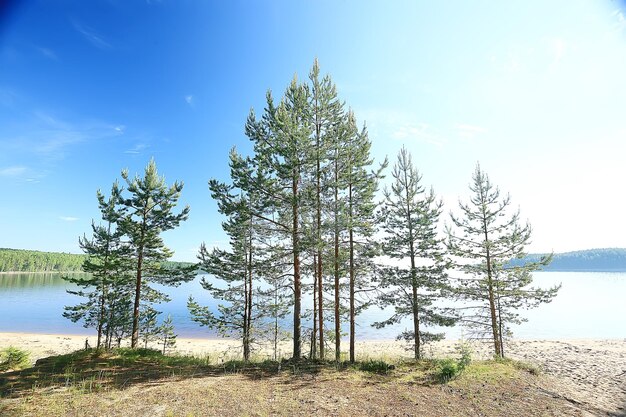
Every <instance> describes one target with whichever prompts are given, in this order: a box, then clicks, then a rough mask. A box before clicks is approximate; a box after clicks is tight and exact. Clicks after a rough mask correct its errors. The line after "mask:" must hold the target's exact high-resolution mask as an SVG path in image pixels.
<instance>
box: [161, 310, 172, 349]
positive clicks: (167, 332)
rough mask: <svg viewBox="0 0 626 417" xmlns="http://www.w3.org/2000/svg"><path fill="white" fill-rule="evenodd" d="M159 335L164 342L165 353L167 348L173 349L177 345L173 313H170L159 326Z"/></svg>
mask: <svg viewBox="0 0 626 417" xmlns="http://www.w3.org/2000/svg"><path fill="white" fill-rule="evenodd" d="M159 336H160V338H161V343H162V344H163V354H164V355H165V352H167V349H173V348H174V347H175V346H176V333H174V323H173V322H172V316H171V315H169V314H168V315H167V318H166V319H165V320H163V323H162V324H161V326H160V327H159Z"/></svg>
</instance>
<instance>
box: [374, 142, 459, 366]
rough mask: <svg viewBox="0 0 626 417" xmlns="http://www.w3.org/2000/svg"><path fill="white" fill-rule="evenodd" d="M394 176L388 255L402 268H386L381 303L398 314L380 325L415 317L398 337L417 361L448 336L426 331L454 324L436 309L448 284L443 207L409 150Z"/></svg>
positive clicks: (384, 215)
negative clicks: (439, 234) (441, 236)
mask: <svg viewBox="0 0 626 417" xmlns="http://www.w3.org/2000/svg"><path fill="white" fill-rule="evenodd" d="M392 176H393V179H394V181H393V183H392V185H391V189H388V188H385V190H384V195H385V199H384V204H383V206H382V209H381V212H380V218H381V222H382V228H383V230H384V232H385V236H384V238H383V253H384V254H385V255H387V256H389V257H390V258H391V259H393V260H397V261H396V262H399V263H401V265H398V266H388V267H385V268H384V272H383V276H382V278H381V282H380V287H381V288H382V289H383V291H382V293H381V295H380V296H379V300H378V302H379V305H380V306H381V307H382V308H384V307H388V306H392V307H394V314H393V315H392V316H391V317H390V318H388V319H387V320H384V321H382V322H377V323H375V324H374V325H375V326H376V327H378V328H380V327H383V326H387V325H392V324H397V323H400V322H401V320H402V319H403V318H405V317H409V318H410V319H411V321H412V324H413V330H412V331H406V332H404V333H403V334H401V335H400V336H399V337H398V338H399V339H404V340H406V341H408V342H410V344H411V347H412V348H413V351H414V357H415V359H420V358H421V352H422V344H423V343H425V342H428V341H431V340H437V339H440V338H442V337H443V335H442V334H432V333H429V332H427V331H425V330H424V329H423V328H424V326H428V325H432V324H434V325H439V326H450V325H452V324H454V320H453V317H451V316H449V315H446V314H444V312H443V311H440V310H439V309H437V308H436V307H435V306H434V305H433V303H434V302H435V301H436V300H437V298H439V297H440V295H441V291H442V289H444V288H445V287H446V282H447V275H446V273H445V270H444V268H445V263H444V259H443V258H444V248H443V242H442V239H439V238H438V237H437V224H438V221H439V216H440V214H441V210H442V203H441V202H439V201H437V199H436V197H435V194H434V192H433V190H432V189H431V190H430V192H426V190H425V189H424V187H423V186H422V185H421V180H422V176H421V175H420V174H419V172H418V171H417V169H416V168H415V166H414V165H413V162H412V160H411V155H410V154H409V153H408V152H407V150H406V149H405V148H404V147H403V148H402V149H401V150H400V153H399V154H398V160H397V162H396V163H395V164H394V166H393V172H392ZM407 264H408V265H407Z"/></svg>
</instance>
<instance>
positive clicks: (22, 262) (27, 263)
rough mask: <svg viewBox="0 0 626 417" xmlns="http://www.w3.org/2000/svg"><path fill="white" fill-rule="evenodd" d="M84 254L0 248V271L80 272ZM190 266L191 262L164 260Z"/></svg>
mask: <svg viewBox="0 0 626 417" xmlns="http://www.w3.org/2000/svg"><path fill="white" fill-rule="evenodd" d="M84 260H85V255H83V254H75V253H63V252H42V251H36V250H24V249H8V248H0V272H80V271H81V266H82V264H83V261H84ZM165 264H166V265H169V266H190V265H192V263H191V262H166V263H165Z"/></svg>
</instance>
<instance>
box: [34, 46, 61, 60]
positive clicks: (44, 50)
mask: <svg viewBox="0 0 626 417" xmlns="http://www.w3.org/2000/svg"><path fill="white" fill-rule="evenodd" d="M35 48H36V49H37V51H39V53H40V54H41V55H43V56H44V57H46V58H48V59H52V60H54V61H58V60H59V57H58V56H57V54H56V52H54V51H53V50H52V49H50V48H43V47H40V46H36V47H35Z"/></svg>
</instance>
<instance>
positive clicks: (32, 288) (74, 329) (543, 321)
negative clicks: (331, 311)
mask: <svg viewBox="0 0 626 417" xmlns="http://www.w3.org/2000/svg"><path fill="white" fill-rule="evenodd" d="M559 282H562V283H563V287H562V289H561V292H560V294H559V295H558V296H557V297H556V298H555V299H554V301H553V302H552V303H550V304H546V305H542V306H540V307H539V308H538V309H534V310H530V311H522V315H523V316H524V317H527V318H528V319H529V321H528V322H527V323H524V324H522V325H520V326H514V327H513V331H514V335H515V336H516V337H519V338H541V339H563V338H585V337H586V338H624V337H626V327H625V326H624V323H623V317H626V303H624V302H623V295H624V294H626V274H624V273H589V272H587V273H570V272H542V273H536V274H535V285H538V286H541V287H543V288H545V287H549V286H552V285H554V284H558V283H559ZM74 288H75V287H74V286H73V285H71V284H69V283H67V282H66V281H64V280H63V279H62V278H61V274H58V273H43V274H32V273H31V274H26V273H20V274H0V331H15V332H33V333H36V332H41V333H69V334H91V333H93V330H92V329H85V328H83V327H82V326H81V325H80V324H76V323H72V322H70V321H69V320H67V319H65V318H64V317H63V316H62V313H63V307H64V306H66V305H75V304H78V303H79V302H81V301H82V300H81V299H80V297H76V296H73V295H70V294H67V292H66V289H74ZM159 289H162V290H164V291H165V292H166V293H168V294H169V295H170V297H171V299H172V301H171V302H169V303H166V304H161V305H159V306H157V309H158V310H159V311H162V312H163V313H164V314H165V315H167V314H171V315H172V318H173V320H174V325H175V327H176V332H177V333H178V334H179V335H180V336H181V337H208V336H215V333H214V332H211V331H210V330H209V329H206V328H202V327H200V326H199V325H198V324H196V323H194V322H192V321H191V319H190V317H189V313H188V311H187V299H188V298H189V296H190V295H193V296H194V298H196V300H198V302H200V303H201V304H203V305H206V306H209V307H210V308H211V309H213V310H216V307H217V302H216V300H213V299H212V298H211V297H210V296H209V294H208V293H207V292H206V291H204V290H203V289H202V287H201V286H200V279H199V278H198V279H195V280H194V281H192V282H188V283H184V284H182V285H180V286H179V287H175V288H171V287H159ZM307 303H308V299H305V303H304V304H305V306H306V305H309V304H310V303H308V304H307ZM388 313H389V312H381V311H380V310H379V309H378V308H376V307H373V308H370V309H368V310H367V311H365V312H363V314H362V315H361V316H360V317H359V318H358V319H357V321H358V323H359V325H358V327H357V337H358V338H360V339H392V338H394V337H395V335H396V334H398V333H400V332H401V331H402V330H404V329H405V328H409V327H410V322H408V321H406V322H404V323H401V324H399V325H396V326H393V327H391V328H384V329H380V330H377V329H374V328H372V327H371V325H370V324H371V323H372V322H374V321H379V320H381V319H385V318H386V317H388ZM285 326H286V327H290V322H289V320H287V321H286V322H285ZM347 330H348V329H347V326H345V325H344V328H343V331H345V332H347ZM442 331H446V333H447V337H448V338H459V337H460V336H461V328H460V327H456V328H454V329H442Z"/></svg>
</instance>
